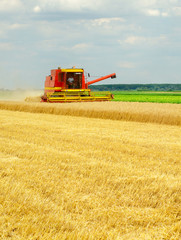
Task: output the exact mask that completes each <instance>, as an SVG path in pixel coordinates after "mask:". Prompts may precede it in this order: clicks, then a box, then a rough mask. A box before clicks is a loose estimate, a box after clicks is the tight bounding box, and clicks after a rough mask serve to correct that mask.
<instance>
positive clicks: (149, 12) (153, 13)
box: [145, 9, 161, 17]
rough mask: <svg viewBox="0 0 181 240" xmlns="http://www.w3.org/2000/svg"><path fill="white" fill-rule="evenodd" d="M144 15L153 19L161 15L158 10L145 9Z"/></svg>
mask: <svg viewBox="0 0 181 240" xmlns="http://www.w3.org/2000/svg"><path fill="white" fill-rule="evenodd" d="M145 13H146V15H148V16H153V17H158V16H160V15H161V13H160V11H159V10H158V9H147V10H146V11H145Z"/></svg>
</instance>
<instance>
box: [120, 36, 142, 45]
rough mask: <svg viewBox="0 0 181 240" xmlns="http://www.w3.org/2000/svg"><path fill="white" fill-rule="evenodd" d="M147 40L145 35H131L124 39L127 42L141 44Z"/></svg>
mask: <svg viewBox="0 0 181 240" xmlns="http://www.w3.org/2000/svg"><path fill="white" fill-rule="evenodd" d="M145 41H146V38H145V37H139V36H130V37H128V38H126V39H125V40H124V42H125V43H127V44H131V45H134V44H140V43H143V42H145Z"/></svg>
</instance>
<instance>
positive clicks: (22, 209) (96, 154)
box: [0, 103, 181, 240]
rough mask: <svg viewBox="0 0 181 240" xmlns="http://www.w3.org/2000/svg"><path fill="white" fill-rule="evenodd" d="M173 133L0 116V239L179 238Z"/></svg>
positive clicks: (178, 138) (179, 142)
mask: <svg viewBox="0 0 181 240" xmlns="http://www.w3.org/2000/svg"><path fill="white" fill-rule="evenodd" d="M93 105H94V104H93ZM2 106H3V107H4V108H5V106H6V108H8V107H9V108H11V110H12V108H14V110H18V111H32V112H33V111H35V110H34V109H35V108H34V106H33V105H29V104H24V103H23V104H19V103H14V105H13V104H7V105H5V104H4V105H1V107H2ZM63 106H64V107H63ZM76 106H77V109H78V110H79V111H80V109H81V108H82V109H83V110H84V112H85V109H84V106H89V109H91V106H92V105H87V104H86V105H84V104H80V105H78V104H76V105H74V107H76ZM78 106H79V107H78ZM98 106H101V107H102V105H101V104H100V105H98ZM107 106H111V105H109V104H108V105H107ZM122 106H124V105H122ZM127 106H128V105H127ZM142 106H145V105H142ZM16 107H17V109H16ZM37 107H39V109H38V110H37V111H40V110H41V111H42V112H46V111H50V113H56V114H57V113H59V112H58V111H61V108H62V109H66V111H67V109H69V108H70V109H71V108H72V104H71V105H67V106H66V105H49V104H45V105H42V104H40V105H37ZM49 108H50V109H51V110H50V109H49ZM75 109H76V108H75ZM111 109H112V108H111ZM108 110H109V109H108ZM56 111H57V112H56ZM89 111H90V110H88V115H90V112H89ZM109 111H110V110H109ZM109 111H108V112H109ZM168 111H170V109H169V110H168ZM64 114H65V112H64ZM67 114H68V113H67ZM94 114H95V113H94ZM158 114H159V113H158ZM83 116H84V115H83ZM92 116H93V115H92ZM180 130H181V129H180V127H179V126H169V125H161V124H150V123H149V124H148V123H147V124H145V123H138V122H126V121H112V120H105V119H95V118H85V117H74V116H62V115H52V114H42V113H25V112H15V111H7V110H1V111H0V222H1V224H0V238H1V239H26V240H27V239H47V240H48V239H125V240H127V239H146V240H147V239H157V240H160V239H174V240H176V239H177V240H178V239H180V238H181V192H180V189H181V175H180V172H181V168H180V156H181V135H180V132H181V131H180Z"/></svg>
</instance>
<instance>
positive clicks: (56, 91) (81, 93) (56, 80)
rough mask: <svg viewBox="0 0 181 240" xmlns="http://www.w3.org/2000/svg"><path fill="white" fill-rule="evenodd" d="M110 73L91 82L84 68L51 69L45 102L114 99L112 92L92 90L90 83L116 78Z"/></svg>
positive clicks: (46, 82)
mask: <svg viewBox="0 0 181 240" xmlns="http://www.w3.org/2000/svg"><path fill="white" fill-rule="evenodd" d="M115 77H116V74H115V73H113V74H110V75H107V76H104V77H101V78H98V79H95V80H92V81H90V82H88V81H87V78H86V77H85V75H84V69H78V68H68V69H62V68H58V69H54V70H51V75H49V76H47V77H46V80H45V88H44V95H43V96H42V97H41V98H42V101H43V102H79V101H109V100H111V99H113V96H112V94H111V93H110V92H91V90H90V89H89V88H88V87H89V85H91V84H93V83H96V82H99V81H102V80H104V79H107V78H115Z"/></svg>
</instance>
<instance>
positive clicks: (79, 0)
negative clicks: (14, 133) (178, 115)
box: [0, 0, 181, 89]
mask: <svg viewBox="0 0 181 240" xmlns="http://www.w3.org/2000/svg"><path fill="white" fill-rule="evenodd" d="M0 56H1V57H0V74H1V76H0V89H1V88H4V89H16V88H24V89H25V88H34V89H43V87H44V81H45V77H46V76H47V75H49V74H50V70H51V69H56V68H57V67H62V68H71V67H73V66H76V67H77V68H84V70H85V72H87V73H90V75H91V76H92V77H94V76H95V78H97V76H104V75H108V74H110V73H116V74H117V78H116V79H107V80H105V81H104V82H101V83H104V84H113V83H115V84H135V83H137V84H150V83H178V84H181V1H180V0H129V1H128V0H91V1H90V0H89V1H88V0H36V1H35V0H31V1H27V0H0Z"/></svg>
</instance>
